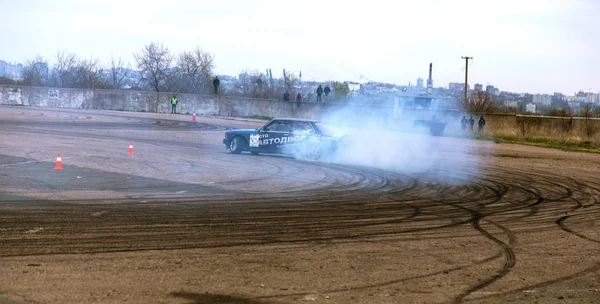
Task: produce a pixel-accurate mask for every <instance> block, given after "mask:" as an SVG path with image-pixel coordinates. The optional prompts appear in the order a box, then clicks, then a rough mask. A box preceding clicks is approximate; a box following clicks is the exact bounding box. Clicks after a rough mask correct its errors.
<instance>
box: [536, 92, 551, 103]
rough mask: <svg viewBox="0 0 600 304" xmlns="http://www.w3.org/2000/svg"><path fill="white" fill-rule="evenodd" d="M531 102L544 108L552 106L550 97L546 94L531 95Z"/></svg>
mask: <svg viewBox="0 0 600 304" xmlns="http://www.w3.org/2000/svg"><path fill="white" fill-rule="evenodd" d="M532 102H533V103H534V104H542V105H545V106H549V105H551V104H552V96H550V95H548V94H535V95H533V100H532Z"/></svg>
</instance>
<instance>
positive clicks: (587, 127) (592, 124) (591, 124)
mask: <svg viewBox="0 0 600 304" xmlns="http://www.w3.org/2000/svg"><path fill="white" fill-rule="evenodd" d="M592 114H593V111H592V104H591V103H586V104H585V106H584V107H583V109H581V117H583V132H584V133H585V135H586V136H587V137H588V138H590V137H592V136H594V134H596V133H598V129H599V127H598V124H597V121H594V120H592Z"/></svg>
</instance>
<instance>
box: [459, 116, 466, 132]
mask: <svg viewBox="0 0 600 304" xmlns="http://www.w3.org/2000/svg"><path fill="white" fill-rule="evenodd" d="M460 128H461V129H462V130H463V132H466V131H467V117H466V116H465V115H463V117H462V119H461V120H460Z"/></svg>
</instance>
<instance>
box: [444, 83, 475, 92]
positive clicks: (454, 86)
mask: <svg viewBox="0 0 600 304" xmlns="http://www.w3.org/2000/svg"><path fill="white" fill-rule="evenodd" d="M464 89H465V83H464V82H463V83H460V82H451V83H449V84H448V90H450V91H453V92H462V91H464ZM469 89H470V86H469V85H467V90H469Z"/></svg>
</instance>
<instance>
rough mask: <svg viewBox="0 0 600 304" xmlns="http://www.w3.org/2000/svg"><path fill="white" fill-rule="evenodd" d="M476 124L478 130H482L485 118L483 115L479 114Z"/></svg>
mask: <svg viewBox="0 0 600 304" xmlns="http://www.w3.org/2000/svg"><path fill="white" fill-rule="evenodd" d="M477 125H478V126H479V132H483V126H485V119H483V115H481V116H479V122H478V123H477Z"/></svg>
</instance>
